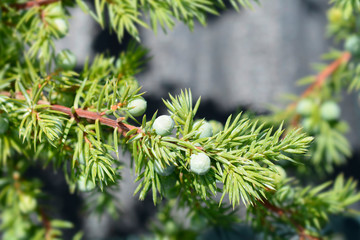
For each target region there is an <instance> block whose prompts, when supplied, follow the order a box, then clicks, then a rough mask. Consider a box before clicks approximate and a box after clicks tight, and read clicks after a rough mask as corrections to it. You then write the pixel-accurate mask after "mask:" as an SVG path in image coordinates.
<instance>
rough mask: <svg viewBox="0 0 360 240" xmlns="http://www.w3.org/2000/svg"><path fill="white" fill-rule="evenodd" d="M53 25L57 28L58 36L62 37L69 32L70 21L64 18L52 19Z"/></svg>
mask: <svg viewBox="0 0 360 240" xmlns="http://www.w3.org/2000/svg"><path fill="white" fill-rule="evenodd" d="M51 24H52V26H53V27H54V28H55V29H56V33H57V37H59V38H62V37H64V36H65V35H66V34H67V33H68V32H69V23H68V22H67V21H66V20H65V19H63V18H54V19H52V20H51Z"/></svg>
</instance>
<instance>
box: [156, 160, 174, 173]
mask: <svg viewBox="0 0 360 240" xmlns="http://www.w3.org/2000/svg"><path fill="white" fill-rule="evenodd" d="M174 169H175V166H174V165H172V164H170V165H167V166H165V167H162V166H161V164H160V162H159V161H155V172H157V174H159V175H161V176H169V175H170V174H172V173H173V172H174Z"/></svg>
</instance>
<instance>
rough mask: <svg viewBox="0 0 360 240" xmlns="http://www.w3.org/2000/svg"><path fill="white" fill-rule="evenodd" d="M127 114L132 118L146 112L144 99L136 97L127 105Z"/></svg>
mask: <svg viewBox="0 0 360 240" xmlns="http://www.w3.org/2000/svg"><path fill="white" fill-rule="evenodd" d="M127 106H128V108H129V113H130V114H131V115H133V116H134V117H139V116H141V115H143V114H144V113H145V111H146V107H147V103H146V101H145V99H144V98H142V97H138V98H135V99H134V100H132V101H130V102H129V103H128V105H127Z"/></svg>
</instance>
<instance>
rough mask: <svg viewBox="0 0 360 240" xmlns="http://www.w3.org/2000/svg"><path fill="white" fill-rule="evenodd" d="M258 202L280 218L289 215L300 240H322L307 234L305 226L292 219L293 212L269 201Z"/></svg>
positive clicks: (261, 200) (259, 200)
mask: <svg viewBox="0 0 360 240" xmlns="http://www.w3.org/2000/svg"><path fill="white" fill-rule="evenodd" d="M258 202H259V203H260V204H261V205H263V206H264V207H265V208H267V209H269V210H270V211H272V212H275V213H276V214H278V215H279V216H280V217H281V216H283V215H285V214H287V218H288V219H289V221H290V222H291V224H293V225H294V226H295V228H296V230H297V232H298V234H299V238H300V240H306V239H307V240H320V239H321V238H318V237H314V236H311V235H309V234H307V233H306V232H305V228H304V227H303V226H301V225H300V224H299V223H297V222H296V220H295V219H293V218H292V214H293V213H292V212H291V211H289V210H287V211H286V210H284V209H282V208H279V207H277V206H275V205H273V204H272V203H270V202H269V201H268V200H267V199H264V198H262V199H258Z"/></svg>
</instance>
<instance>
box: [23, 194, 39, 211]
mask: <svg viewBox="0 0 360 240" xmlns="http://www.w3.org/2000/svg"><path fill="white" fill-rule="evenodd" d="M36 205H37V202H36V199H35V198H33V197H32V196H30V195H28V194H21V195H20V202H19V208H20V211H21V212H23V213H29V212H32V211H34V210H35V208H36Z"/></svg>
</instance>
